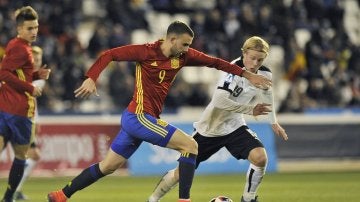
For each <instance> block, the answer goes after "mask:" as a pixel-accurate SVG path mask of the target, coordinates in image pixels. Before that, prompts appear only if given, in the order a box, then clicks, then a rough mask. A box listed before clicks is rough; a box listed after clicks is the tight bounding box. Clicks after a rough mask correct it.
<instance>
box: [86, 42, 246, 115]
mask: <svg viewBox="0 0 360 202" xmlns="http://www.w3.org/2000/svg"><path fill="white" fill-rule="evenodd" d="M161 43H162V40H159V41H156V42H155V43H151V44H142V45H128V46H122V47H118V48H114V49H111V50H108V51H106V52H104V53H103V54H102V56H101V57H100V58H99V59H98V60H97V61H96V62H95V64H94V65H93V66H92V67H91V68H90V69H89V71H88V73H87V76H88V77H90V78H91V79H93V80H94V81H96V80H97V78H98V77H99V74H100V73H101V71H102V70H103V69H104V68H105V67H106V66H107V65H108V64H109V63H110V62H111V61H134V62H136V80H135V91H134V94H133V98H132V100H131V102H130V104H129V106H128V110H129V111H130V112H133V113H136V114H141V113H148V114H150V115H152V116H154V117H157V118H159V115H160V114H161V112H162V108H163V105H164V100H165V98H166V96H167V94H168V93H169V90H170V86H171V85H172V83H173V81H174V79H175V77H176V74H177V73H178V72H179V70H180V69H181V68H182V67H184V66H208V67H212V68H216V69H219V70H223V71H226V72H229V73H233V74H236V75H240V74H241V72H242V69H241V68H240V67H238V66H237V65H233V64H231V65H230V64H229V63H228V62H226V61H224V60H221V59H218V58H214V57H211V56H208V55H206V54H204V53H202V52H200V51H197V50H195V49H192V48H189V50H188V52H187V53H184V54H182V55H181V56H180V57H173V58H172V57H170V58H169V57H166V56H164V55H163V53H162V51H161V49H160V45H161Z"/></svg>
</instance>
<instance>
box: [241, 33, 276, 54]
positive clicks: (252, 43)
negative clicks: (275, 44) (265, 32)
mask: <svg viewBox="0 0 360 202" xmlns="http://www.w3.org/2000/svg"><path fill="white" fill-rule="evenodd" d="M241 50H242V51H243V53H244V52H246V51H247V50H254V51H259V52H263V53H265V54H266V55H268V53H269V44H268V43H267V42H266V41H265V40H264V39H262V38H261V37H259V36H252V37H250V38H248V39H247V40H246V41H245V42H244V45H243V47H242V48H241Z"/></svg>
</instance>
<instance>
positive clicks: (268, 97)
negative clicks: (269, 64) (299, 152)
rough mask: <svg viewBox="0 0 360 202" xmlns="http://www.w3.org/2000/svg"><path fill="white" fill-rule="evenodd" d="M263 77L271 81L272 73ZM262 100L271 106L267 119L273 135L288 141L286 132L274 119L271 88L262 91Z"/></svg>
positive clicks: (274, 112) (267, 73)
mask: <svg viewBox="0 0 360 202" xmlns="http://www.w3.org/2000/svg"><path fill="white" fill-rule="evenodd" d="M264 76H265V77H267V78H269V79H271V78H272V73H271V72H266V74H265V75H264ZM262 92H263V93H262V95H263V96H262V98H263V101H264V102H265V103H268V104H271V108H272V109H271V112H269V114H268V118H269V120H270V123H271V127H272V129H273V131H274V133H275V134H276V135H277V136H279V137H281V138H283V139H284V140H288V135H287V134H286V131H285V129H284V128H283V127H281V125H280V124H279V123H278V121H277V118H276V111H275V107H274V106H275V104H274V102H275V101H274V95H273V90H272V87H271V88H268V89H266V90H262Z"/></svg>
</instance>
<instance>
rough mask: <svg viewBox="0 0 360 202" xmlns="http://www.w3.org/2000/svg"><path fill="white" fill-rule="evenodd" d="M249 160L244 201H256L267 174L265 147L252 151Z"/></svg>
mask: <svg viewBox="0 0 360 202" xmlns="http://www.w3.org/2000/svg"><path fill="white" fill-rule="evenodd" d="M248 160H249V161H250V165H249V169H248V171H247V173H246V183H245V187H244V192H243V199H242V200H243V202H246V201H256V193H257V190H258V188H259V185H260V183H261V181H262V179H263V176H264V175H265V170H266V165H267V155H266V151H265V149H264V148H263V147H257V148H254V149H252V150H251V151H250V154H249V157H248Z"/></svg>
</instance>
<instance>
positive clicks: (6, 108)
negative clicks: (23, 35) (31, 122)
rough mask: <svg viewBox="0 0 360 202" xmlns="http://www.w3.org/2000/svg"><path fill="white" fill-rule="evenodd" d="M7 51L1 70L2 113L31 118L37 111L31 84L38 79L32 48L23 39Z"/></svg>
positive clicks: (0, 102) (7, 48) (10, 46)
mask: <svg viewBox="0 0 360 202" xmlns="http://www.w3.org/2000/svg"><path fill="white" fill-rule="evenodd" d="M5 51H6V52H5V56H4V58H3V60H2V63H1V69H0V82H1V83H0V111H2V112H7V113H9V114H13V115H18V116H24V117H29V118H31V117H33V116H34V110H35V98H34V97H33V96H32V92H33V90H34V87H33V85H32V84H31V82H32V81H33V79H37V78H38V74H37V72H36V73H34V60H33V57H32V52H31V46H30V44H29V43H28V42H27V41H25V40H23V39H20V38H14V39H12V40H11V41H10V42H9V43H8V45H7V47H6V50H5Z"/></svg>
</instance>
